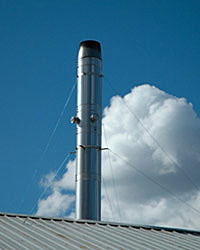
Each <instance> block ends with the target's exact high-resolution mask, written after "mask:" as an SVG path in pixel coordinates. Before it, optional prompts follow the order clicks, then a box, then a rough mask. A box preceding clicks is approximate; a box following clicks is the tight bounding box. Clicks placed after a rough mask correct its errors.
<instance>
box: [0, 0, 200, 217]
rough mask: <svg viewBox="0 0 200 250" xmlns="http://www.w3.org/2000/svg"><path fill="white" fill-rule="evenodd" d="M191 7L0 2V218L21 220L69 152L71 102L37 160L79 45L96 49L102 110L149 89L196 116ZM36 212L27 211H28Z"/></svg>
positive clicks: (199, 74)
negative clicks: (179, 101)
mask: <svg viewBox="0 0 200 250" xmlns="http://www.w3.org/2000/svg"><path fill="white" fill-rule="evenodd" d="M199 11H200V2H199V1H195V0H191V1H185V0H178V1H171V0H168V1H163V0H160V1H158V0H148V1H147V0H142V1H141V0H132V1H117V0H115V1H112V0H107V1H104V0H102V1H87V0H86V1H78V0H74V1H61V0H60V1H47V0H34V1H31V0H30V1H25V0H24V1H22V0H18V1H14V0H1V1H0V55H1V56H0V79H1V81H0V86H1V91H0V95H1V96H0V110H1V131H0V138H1V140H0V148H1V150H0V152H1V153H0V164H1V173H0V179H1V181H0V196H1V203H0V211H2V212H12V213H26V214H28V213H30V211H31V209H32V207H33V206H34V204H35V202H36V201H37V198H38V197H39V193H40V192H41V191H42V188H41V187H40V186H39V182H40V179H41V178H42V176H44V175H45V174H47V173H49V172H50V171H53V170H56V169H57V167H58V165H59V163H60V162H61V161H62V159H63V158H64V156H65V155H66V154H67V153H68V152H71V151H74V149H75V127H74V126H73V125H71V124H70V122H69V121H70V118H71V116H73V115H74V114H75V111H76V107H75V105H76V95H75V92H74V94H73V96H72V99H71V101H70V104H69V106H68V109H67V110H66V111H65V114H64V116H63V117H62V120H61V122H60V124H59V127H58V129H57V131H56V134H55V136H54V138H53V140H52V142H51V144H50V146H49V148H48V151H47V152H46V154H45V155H44V157H43V158H42V159H41V157H42V153H43V151H44V148H45V146H46V144H47V141H48V139H49V136H50V134H51V132H52V130H53V128H54V126H55V123H56V121H57V119H58V117H59V115H60V112H61V110H62V108H63V105H64V103H65V101H66V98H67V96H68V95H69V92H70V90H71V88H72V86H73V84H74V83H75V82H76V62H77V51H78V46H79V43H80V41H82V40H85V39H95V40H98V41H100V42H101V45H102V54H103V74H104V76H105V80H104V82H103V107H105V106H106V105H108V104H109V102H110V98H111V97H112V96H113V95H115V93H114V92H113V90H112V89H111V88H110V87H109V86H108V85H109V84H108V82H111V83H112V85H113V86H114V87H115V89H116V90H117V91H118V92H119V93H120V94H121V95H124V94H126V93H128V92H129V91H130V89H131V88H133V87H135V86H138V85H140V84H142V83H150V84H152V85H154V86H156V87H157V88H159V89H161V90H163V91H165V92H167V93H169V94H172V95H174V96H177V97H185V98H186V99H187V100H188V102H191V103H192V104H193V107H194V110H195V111H196V113H197V114H198V115H200V106H199V91H200V87H199V79H200V71H199V65H200V27H199V26H200V17H199ZM35 211H36V210H34V212H35Z"/></svg>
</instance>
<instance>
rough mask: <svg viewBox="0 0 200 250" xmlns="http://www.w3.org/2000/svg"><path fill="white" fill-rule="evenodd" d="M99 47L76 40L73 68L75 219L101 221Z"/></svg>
mask: <svg viewBox="0 0 200 250" xmlns="http://www.w3.org/2000/svg"><path fill="white" fill-rule="evenodd" d="M101 82H102V61H101V46H100V43H99V42H97V41H91V40H89V41H83V42H81V43H80V48H79V53H78V69H77V84H78V88H77V117H73V118H72V120H71V121H72V123H76V125H77V137H76V140H77V147H76V160H77V164H76V177H75V178H76V219H88V220H101V91H102V90H101V89H102V86H101V85H102V83H101Z"/></svg>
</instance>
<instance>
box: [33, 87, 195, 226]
mask: <svg viewBox="0 0 200 250" xmlns="http://www.w3.org/2000/svg"><path fill="white" fill-rule="evenodd" d="M102 123H103V129H102V132H103V136H102V146H103V147H108V148H110V149H111V151H102V176H103V178H102V219H103V220H114V221H121V222H127V223H138V224H154V225H165V226H176V227H190V228H197V229H199V228H200V226H199V225H200V213H198V211H195V209H196V210H199V211H200V191H199V190H200V189H199V184H198V183H199V176H200V119H199V118H198V117H197V115H196V113H195V112H194V110H193V107H192V104H191V103H188V102H187V101H186V99H184V98H177V97H175V96H172V95H169V94H167V93H165V92H164V91H161V90H159V89H158V88H156V87H153V86H150V85H141V86H138V87H135V88H133V89H132V90H131V92H130V93H128V94H127V95H125V96H124V97H120V96H114V97H113V98H112V99H111V102H110V105H109V106H108V107H106V108H105V109H104V117H103V121H102ZM110 162H111V164H110ZM74 164H75V163H74V162H69V163H68V165H67V167H66V169H67V171H66V173H65V174H64V175H63V176H62V178H61V179H60V180H54V181H53V182H52V184H51V192H50V194H49V196H47V198H45V199H43V200H40V201H39V203H38V211H37V214H40V215H47V211H48V215H52V216H53V215H57V216H58V215H59V216H62V215H63V214H65V215H66V214H67V213H70V212H73V211H69V210H70V208H72V204H74V194H73V192H72V191H73V190H74ZM72 166H73V167H72ZM49 176H50V178H51V175H49ZM67 190H68V192H69V193H68V192H67ZM63 191H64V192H63ZM55 204H56V205H55Z"/></svg>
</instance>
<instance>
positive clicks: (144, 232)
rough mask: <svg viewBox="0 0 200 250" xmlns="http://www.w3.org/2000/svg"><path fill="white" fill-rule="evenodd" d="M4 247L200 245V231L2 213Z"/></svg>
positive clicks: (125, 249)
mask: <svg viewBox="0 0 200 250" xmlns="http://www.w3.org/2000/svg"><path fill="white" fill-rule="evenodd" d="M0 248H1V249H6V250H9V249H15V250H16V249H20V250H24V249H30V250H31V249H38V250H39V249H42V250H43V249H52V250H55V249H61V250H66V249H69V250H70V249H92V250H94V249H113V250H117V249H120V250H129V249H130V250H131V249H137V250H139V249H143V250H147V249H158V250H161V249H162V250H165V249H170V250H173V249H179V250H180V249H189V250H192V249H198V250H199V249H200V232H199V231H192V230H183V229H175V228H163V227H154V226H140V225H129V224H118V223H109V222H98V221H76V220H72V219H60V218H47V217H37V216H27V215H17V214H5V213H0Z"/></svg>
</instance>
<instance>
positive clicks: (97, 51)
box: [78, 40, 101, 59]
mask: <svg viewBox="0 0 200 250" xmlns="http://www.w3.org/2000/svg"><path fill="white" fill-rule="evenodd" d="M78 57H79V58H84V57H97V58H99V59H101V45H100V43H99V42H97V41H93V40H86V41H82V42H81V43H80V48H79V54H78Z"/></svg>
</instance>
